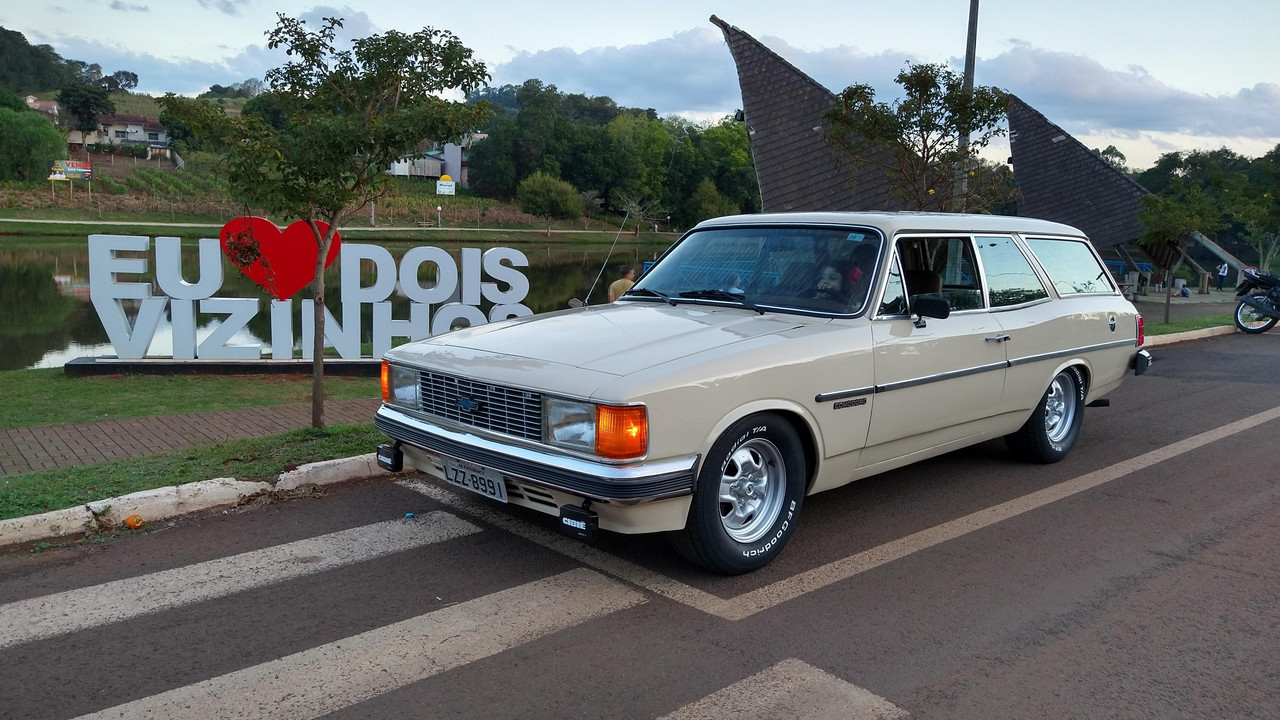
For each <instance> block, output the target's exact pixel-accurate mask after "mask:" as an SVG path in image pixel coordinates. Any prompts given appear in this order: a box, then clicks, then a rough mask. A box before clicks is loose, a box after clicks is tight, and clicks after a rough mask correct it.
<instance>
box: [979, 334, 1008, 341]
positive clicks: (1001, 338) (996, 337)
mask: <svg viewBox="0 0 1280 720" xmlns="http://www.w3.org/2000/svg"><path fill="white" fill-rule="evenodd" d="M982 339H983V340H986V341H988V342H1009V341H1010V340H1012V339H1013V338H1011V337H1009V336H1008V335H1004V334H1000V335H992V336H991V337H986V338H982Z"/></svg>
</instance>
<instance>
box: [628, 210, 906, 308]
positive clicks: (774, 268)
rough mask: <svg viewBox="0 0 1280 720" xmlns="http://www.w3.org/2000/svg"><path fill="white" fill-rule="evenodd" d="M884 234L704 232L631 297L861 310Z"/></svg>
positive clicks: (763, 229) (782, 229) (779, 229)
mask: <svg viewBox="0 0 1280 720" xmlns="http://www.w3.org/2000/svg"><path fill="white" fill-rule="evenodd" d="M882 244H883V242H882V238H881V235H880V233H879V232H877V231H876V230H873V229H871V228H849V227H843V228H833V227H803V226H776V225H774V226H758V227H732V228H708V229H705V230H697V231H694V232H692V233H690V234H689V235H687V236H686V237H685V238H684V239H682V240H681V241H680V242H679V243H678V244H677V245H675V246H674V247H673V248H671V250H670V251H668V252H667V253H666V254H665V255H663V256H662V258H661V259H660V260H659V261H658V262H657V264H655V265H654V266H653V267H652V268H650V269H649V270H648V271H647V272H645V274H644V276H643V277H641V278H640V280H639V281H638V282H637V283H636V284H635V286H634V287H633V288H632V289H631V291H630V292H628V293H627V294H626V295H624V297H626V298H627V299H629V300H650V301H658V302H670V303H680V302H690V303H707V304H718V305H741V306H743V307H746V308H748V309H751V310H756V311H759V312H764V311H766V310H770V311H781V312H802V313H807V314H823V315H855V314H858V313H860V312H862V309H863V307H865V305H866V302H867V296H868V295H869V294H870V291H871V287H872V285H873V282H872V280H873V278H874V277H875V276H876V269H877V267H878V266H879V259H880V255H881V252H880V251H881V247H882Z"/></svg>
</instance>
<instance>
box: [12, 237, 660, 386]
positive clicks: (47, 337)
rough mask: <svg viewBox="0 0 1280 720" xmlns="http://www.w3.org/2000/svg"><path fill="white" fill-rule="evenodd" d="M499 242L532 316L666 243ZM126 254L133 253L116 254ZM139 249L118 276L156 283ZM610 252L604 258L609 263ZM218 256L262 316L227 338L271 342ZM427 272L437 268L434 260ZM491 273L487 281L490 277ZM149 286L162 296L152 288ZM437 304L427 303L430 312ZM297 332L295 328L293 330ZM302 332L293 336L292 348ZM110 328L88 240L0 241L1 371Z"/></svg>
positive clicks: (396, 302) (602, 288)
mask: <svg viewBox="0 0 1280 720" xmlns="http://www.w3.org/2000/svg"><path fill="white" fill-rule="evenodd" d="M351 242H352V243H353V244H356V243H358V244H362V245H380V246H383V247H385V248H387V249H388V250H389V251H390V252H391V255H392V256H393V257H394V258H395V259H396V265H397V267H399V265H400V258H401V257H402V256H403V255H404V253H405V252H407V251H408V250H410V249H411V248H413V247H416V246H418V245H422V244H424V243H421V242H417V241H415V242H409V241H397V240H394V239H381V238H380V239H378V240H376V241H375V240H353V241H351ZM497 246H499V245H498V244H495V243H489V242H483V241H476V242H466V243H443V244H439V245H435V247H439V248H441V249H442V250H445V251H446V252H448V253H449V254H450V255H451V256H452V257H453V258H454V259H455V260H458V259H459V258H460V255H461V252H462V249H463V248H464V247H465V248H479V249H481V250H487V249H489V248H492V247H497ZM501 246H503V247H513V248H516V249H518V250H520V251H521V252H522V253H524V254H525V256H526V258H527V259H528V261H529V266H528V267H524V268H519V269H520V270H521V272H522V273H523V274H524V275H525V276H526V277H527V278H528V280H529V294H528V295H527V296H526V297H525V299H524V300H523V301H522V304H523V305H525V306H526V307H528V308H529V309H531V310H532V311H533V312H534V313H544V312H549V311H551V310H559V309H563V308H566V307H568V302H569V300H570V299H571V298H580V299H581V298H586V297H587V292H588V290H589V289H590V288H591V287H592V284H593V283H594V282H595V280H596V277H597V275H598V274H600V279H599V282H598V283H596V284H595V290H594V291H593V292H592V293H591V297H590V302H591V303H592V304H597V303H602V302H605V300H606V299H607V298H606V297H605V294H606V291H607V288H608V285H609V283H610V282H612V281H613V280H615V279H616V278H617V274H618V269H619V268H620V267H621V266H622V265H624V264H632V265H636V266H639V264H640V262H642V261H643V260H646V259H650V258H652V257H654V256H656V254H658V253H661V252H662V251H663V250H665V249H666V245H665V244H642V245H635V244H628V243H625V242H624V241H622V240H620V241H619V244H618V245H617V246H616V247H614V248H613V249H612V252H611V253H610V243H608V242H605V243H599V242H597V243H591V244H582V243H572V242H564V243H549V242H545V241H544V242H536V241H530V242H520V243H513V242H511V241H509V240H504V241H503V242H502V243H501ZM182 248H183V249H182V270H183V277H184V278H185V279H186V280H187V281H188V282H196V281H197V279H198V276H199V259H198V252H197V249H196V243H195V240H190V241H186V240H184V242H183V245H182ZM122 255H129V253H122ZM136 256H140V257H144V258H146V259H147V260H148V265H147V267H148V271H149V273H145V274H139V275H134V276H129V275H126V276H123V277H122V278H121V280H123V281H126V282H152V283H153V284H154V281H155V277H154V272H155V268H154V264H155V263H154V248H153V251H152V253H151V254H147V253H143V254H136ZM606 258H607V262H606ZM222 263H223V284H222V287H221V289H220V290H219V291H218V292H217V293H215V295H214V296H215V297H228V298H259V303H258V307H259V309H258V313H257V315H256V316H255V317H254V318H253V319H252V320H250V321H249V323H248V325H247V327H246V328H245V329H243V330H241V331H240V332H238V333H236V334H235V335H234V336H233V337H232V339H231V340H230V342H229V344H232V345H255V344H261V345H262V346H263V348H264V349H265V348H269V347H270V342H271V319H270V314H271V313H270V311H269V306H270V302H269V301H270V298H269V297H268V296H267V294H266V293H265V292H264V291H263V290H262V289H261V288H259V287H258V286H257V285H256V284H255V283H253V282H252V281H251V280H249V279H248V278H246V277H244V276H243V275H242V274H241V273H240V271H239V269H237V268H236V267H235V266H234V265H232V264H231V263H230V261H228V260H226V259H225V258H223V259H222ZM423 267H424V268H428V270H425V271H424V272H430V271H431V270H434V266H432V265H429V264H428V265H424V266H423ZM338 268H339V263H337V262H335V263H334V264H333V265H332V266H330V268H329V270H328V271H326V276H325V277H326V279H325V286H326V303H325V304H326V305H327V306H329V308H330V310H331V311H332V312H333V314H334V316H335V317H337V318H341V313H340V309H339V304H340V301H341V299H342V289H341V285H340V278H339V273H338ZM374 273H375V271H374V269H373V267H372V264H371V263H367V262H366V263H364V264H362V267H361V285H362V286H366V285H367V284H372V282H373V277H372V276H373V275H374ZM419 280H420V284H421V285H422V286H423V287H431V286H432V285H433V284H434V278H433V277H421V278H420V279H419ZM486 280H488V278H486ZM153 293H155V294H160V292H159V290H158V289H155V290H153ZM310 297H311V290H310V288H305V289H303V290H302V291H301V292H299V293H298V294H297V295H296V296H294V298H293V300H294V327H295V328H299V327H300V324H301V319H300V317H299V315H300V312H299V309H298V306H299V305H300V303H299V300H300V299H309V298H310ZM389 301H390V302H391V303H392V317H393V318H396V319H407V317H408V307H409V305H410V300H409V299H408V297H406V296H405V295H404V294H403V293H402V292H400V289H399V288H398V287H397V289H396V291H395V292H394V293H393V295H392V297H390V298H389ZM124 307H125V312H126V315H127V316H128V317H129V320H130V322H131V323H132V322H133V321H134V320H135V319H136V316H137V312H138V311H137V307H136V303H132V302H126V303H125V304H124ZM480 307H481V310H483V311H484V312H485V313H487V312H488V310H489V307H488V305H487V301H486V302H485V303H482V304H481V306H480ZM361 310H362V315H364V318H363V321H362V322H361V331H362V338H361V341H362V342H365V343H367V342H370V341H371V340H372V322H371V319H370V318H371V315H372V306H371V305H363V306H362V308H361ZM434 310H435V308H434V307H433V308H432V311H433V312H434ZM220 319H221V316H212V315H205V314H199V315H197V318H196V326H197V331H196V337H197V341H199V340H203V339H204V338H205V337H207V336H208V335H209V334H210V333H212V332H213V331H214V329H215V328H217V327H218V323H219V322H220ZM298 334H299V333H295V335H298ZM298 342H300V340H299V339H295V346H297V344H298ZM115 354H116V353H115V350H114V349H113V348H112V346H111V344H110V342H109V340H108V338H107V333H106V331H105V330H104V329H103V326H102V322H101V320H100V319H99V318H98V313H97V311H96V310H95V309H94V306H93V304H92V303H91V302H90V300H89V251H88V240H87V237H86V239H85V240H84V241H83V242H79V243H77V242H70V243H68V242H67V239H66V238H34V237H31V236H20V237H15V236H9V237H6V238H3V239H0V370H17V369H23V368H49V367H62V365H64V364H65V363H67V362H68V361H70V360H74V359H75V358H79V357H101V356H113V355H115ZM172 354H173V342H172V331H171V325H170V317H169V314H168V311H167V310H166V313H165V314H164V316H163V317H161V319H160V321H159V324H158V326H157V329H156V333H155V335H154V337H153V339H152V342H151V345H150V347H149V348H148V350H147V355H149V356H171V355H172Z"/></svg>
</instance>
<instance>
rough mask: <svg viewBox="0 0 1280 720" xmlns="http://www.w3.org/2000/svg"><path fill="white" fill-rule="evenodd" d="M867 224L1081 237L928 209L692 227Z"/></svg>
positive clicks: (1066, 230) (798, 215)
mask: <svg viewBox="0 0 1280 720" xmlns="http://www.w3.org/2000/svg"><path fill="white" fill-rule="evenodd" d="M797 224H798V225H867V226H871V227H874V228H879V229H880V230H881V231H882V232H884V233H885V234H886V235H890V236H891V235H894V234H896V233H901V232H955V233H973V232H1006V233H1008V232H1016V233H1024V234H1025V233H1045V234H1051V235H1071V236H1075V237H1084V236H1085V235H1084V233H1083V232H1081V231H1080V230H1078V229H1076V228H1074V227H1071V226H1070V225H1064V224H1062V223H1057V222H1052V221H1050V220H1040V219H1037V218H1025V217H1013V216H1009V215H979V214H965V213H931V212H791V213H758V214H752V215H726V216H724V217H718V218H712V219H710V220H704V221H702V222H700V223H698V225H697V226H696V227H695V229H699V228H713V227H725V226H733V225H797Z"/></svg>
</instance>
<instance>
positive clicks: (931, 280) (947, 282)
mask: <svg viewBox="0 0 1280 720" xmlns="http://www.w3.org/2000/svg"><path fill="white" fill-rule="evenodd" d="M898 257H899V259H900V260H901V261H902V279H903V282H904V283H905V284H906V286H907V295H908V296H912V297H914V296H916V295H936V296H940V297H942V298H944V299H946V301H947V302H948V303H950V304H951V309H952V310H979V309H982V308H983V307H984V303H983V298H982V285H981V283H980V282H979V280H978V270H977V263H976V262H975V260H974V255H973V245H972V243H971V242H970V241H969V238H967V237H914V236H913V237H904V238H900V239H899V240H898Z"/></svg>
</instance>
